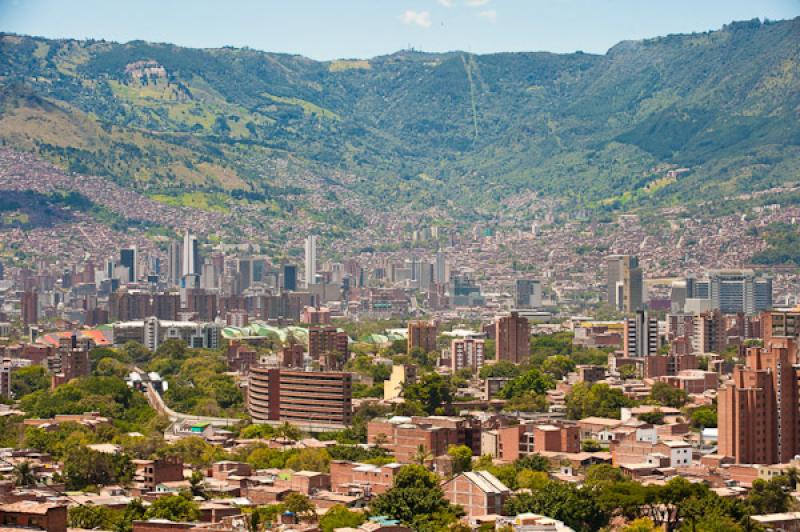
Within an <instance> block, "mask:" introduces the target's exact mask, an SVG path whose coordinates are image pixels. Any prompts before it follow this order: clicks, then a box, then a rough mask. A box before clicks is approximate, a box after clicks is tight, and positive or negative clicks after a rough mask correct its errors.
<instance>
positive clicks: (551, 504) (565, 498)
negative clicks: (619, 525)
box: [503, 481, 608, 532]
mask: <svg viewBox="0 0 800 532" xmlns="http://www.w3.org/2000/svg"><path fill="white" fill-rule="evenodd" d="M503 511H504V514H505V515H517V514H521V513H527V512H533V513H537V514H542V515H546V516H548V517H552V518H554V519H558V520H560V521H563V522H564V523H565V524H566V525H567V526H569V527H572V528H574V529H575V530H577V531H580V532H583V531H586V532H588V531H593V530H599V529H600V528H602V527H604V526H605V525H606V524H608V514H606V513H605V512H604V511H603V510H602V509H601V508H600V506H599V504H598V503H597V500H596V496H595V494H594V493H593V492H592V490H591V489H588V488H578V487H576V486H574V485H572V484H567V483H562V482H555V481H551V482H548V483H547V484H545V485H544V486H542V487H541V488H540V489H538V490H536V491H533V492H531V493H520V494H517V495H515V496H513V497H511V498H510V499H508V501H506V504H505V506H504V507H503Z"/></svg>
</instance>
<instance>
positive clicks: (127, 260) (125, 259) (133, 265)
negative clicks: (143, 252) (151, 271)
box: [119, 246, 139, 283]
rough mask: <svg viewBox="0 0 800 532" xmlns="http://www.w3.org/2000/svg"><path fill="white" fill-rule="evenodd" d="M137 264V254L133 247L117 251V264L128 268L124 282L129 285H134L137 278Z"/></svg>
mask: <svg viewBox="0 0 800 532" xmlns="http://www.w3.org/2000/svg"><path fill="white" fill-rule="evenodd" d="M138 262H139V253H138V252H137V250H136V247H135V246H134V247H131V248H122V249H121V250H120V251H119V263H120V264H121V265H122V266H124V267H125V268H128V278H127V279H126V280H127V282H129V283H135V282H136V280H137V279H138V278H139V275H138V274H139V272H138V270H137V266H138Z"/></svg>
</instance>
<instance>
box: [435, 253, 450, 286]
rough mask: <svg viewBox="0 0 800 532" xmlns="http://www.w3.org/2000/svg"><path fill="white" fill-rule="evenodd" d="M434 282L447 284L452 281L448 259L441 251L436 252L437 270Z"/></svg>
mask: <svg viewBox="0 0 800 532" xmlns="http://www.w3.org/2000/svg"><path fill="white" fill-rule="evenodd" d="M434 280H435V281H436V283H437V284H446V283H448V282H449V281H450V279H449V278H448V272H447V258H446V257H445V255H444V253H442V252H441V251H437V252H436V270H435V272H434Z"/></svg>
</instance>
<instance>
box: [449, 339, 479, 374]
mask: <svg viewBox="0 0 800 532" xmlns="http://www.w3.org/2000/svg"><path fill="white" fill-rule="evenodd" d="M485 353H486V341H485V340H483V339H479V338H456V339H454V340H453V341H452V342H451V343H450V364H451V367H452V370H453V371H454V372H456V371H458V370H461V369H469V370H472V371H473V372H477V371H479V370H480V369H481V368H482V367H483V362H484V360H485V358H486V356H485Z"/></svg>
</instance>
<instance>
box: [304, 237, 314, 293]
mask: <svg viewBox="0 0 800 532" xmlns="http://www.w3.org/2000/svg"><path fill="white" fill-rule="evenodd" d="M316 276H317V235H308V237H306V287H308V286H310V285H312V284H314V283H315V282H316V279H315V277H316Z"/></svg>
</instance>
